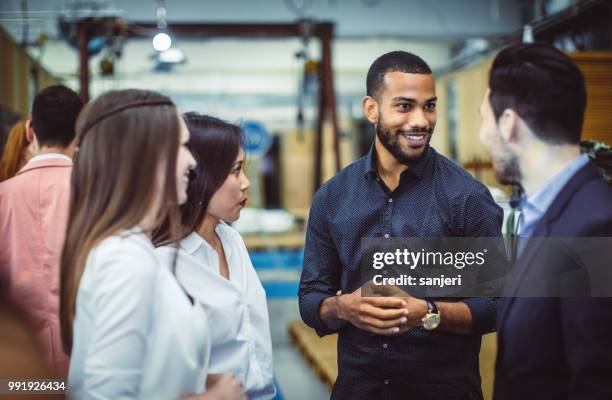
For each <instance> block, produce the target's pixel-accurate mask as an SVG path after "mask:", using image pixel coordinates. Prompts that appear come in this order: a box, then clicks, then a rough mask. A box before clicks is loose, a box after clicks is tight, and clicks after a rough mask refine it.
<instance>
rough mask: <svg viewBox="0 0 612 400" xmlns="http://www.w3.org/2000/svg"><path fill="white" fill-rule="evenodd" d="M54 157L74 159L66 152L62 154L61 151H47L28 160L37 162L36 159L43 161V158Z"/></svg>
mask: <svg viewBox="0 0 612 400" xmlns="http://www.w3.org/2000/svg"><path fill="white" fill-rule="evenodd" d="M52 158H59V159H63V160H67V161H72V158H70V157H68V156H67V155H65V154H61V153H45V154H39V155H37V156H34V157H32V158H30V160H29V161H28V164H29V163H31V162H35V161H41V160H49V159H52Z"/></svg>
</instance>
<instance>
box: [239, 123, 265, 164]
mask: <svg viewBox="0 0 612 400" xmlns="http://www.w3.org/2000/svg"><path fill="white" fill-rule="evenodd" d="M242 131H243V132H244V142H245V143H244V152H245V153H247V154H249V155H251V156H253V157H261V156H263V155H264V154H266V153H267V152H268V150H269V149H270V146H271V145H272V135H270V133H269V132H268V130H267V129H266V127H265V126H264V125H263V124H262V123H261V122H257V121H244V122H243V123H242Z"/></svg>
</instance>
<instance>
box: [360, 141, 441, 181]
mask: <svg viewBox="0 0 612 400" xmlns="http://www.w3.org/2000/svg"><path fill="white" fill-rule="evenodd" d="M435 156H436V151H435V150H434V149H433V147H431V146H429V145H428V146H427V147H426V148H425V152H424V154H423V156H422V157H421V158H420V159H419V161H417V163H416V164H414V165H411V166H410V168H408V169H407V170H406V171H404V172H402V175H404V174H405V173H410V174H413V175H415V176H416V177H417V178H419V179H422V178H423V177H424V176H425V173H427V172H428V171H429V170H430V169H431V168H430V164H431V160H432V159H433V158H434V157H435ZM365 167H366V171H365V174H364V176H365V178H366V179H370V178H376V177H377V176H378V171H377V170H376V147H375V146H374V143H372V146H371V147H370V151H368V154H367V155H366V164H365Z"/></svg>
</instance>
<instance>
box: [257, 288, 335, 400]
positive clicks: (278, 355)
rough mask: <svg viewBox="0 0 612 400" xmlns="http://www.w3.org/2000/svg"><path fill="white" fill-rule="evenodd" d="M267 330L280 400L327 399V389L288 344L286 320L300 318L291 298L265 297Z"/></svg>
mask: <svg viewBox="0 0 612 400" xmlns="http://www.w3.org/2000/svg"><path fill="white" fill-rule="evenodd" d="M268 311H269V314H270V329H271V335H272V348H273V353H274V375H275V376H276V382H277V386H278V389H279V392H280V396H278V397H277V398H278V399H283V400H324V399H329V390H328V389H327V386H326V385H324V384H323V383H322V382H321V381H320V380H319V378H318V377H317V376H316V375H315V374H314V372H313V371H312V369H311V368H310V366H309V365H308V364H307V363H306V361H304V358H303V357H302V355H301V354H300V353H299V351H298V350H297V349H296V348H295V346H294V345H293V343H292V342H291V338H290V337H289V334H288V331H287V324H288V323H289V321H292V320H295V319H300V314H299V309H298V303H297V296H296V297H295V298H289V299H287V298H282V299H278V298H271V299H270V298H269V299H268Z"/></svg>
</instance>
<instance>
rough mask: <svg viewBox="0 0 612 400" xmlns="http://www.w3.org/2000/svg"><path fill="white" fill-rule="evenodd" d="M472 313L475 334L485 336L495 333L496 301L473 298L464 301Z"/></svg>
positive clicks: (485, 298)
mask: <svg viewBox="0 0 612 400" xmlns="http://www.w3.org/2000/svg"><path fill="white" fill-rule="evenodd" d="M463 302H464V303H465V304H466V305H467V306H468V308H469V309H470V312H471V313H472V321H473V322H472V323H473V327H474V333H475V334H479V335H484V334H485V333H490V332H493V331H495V315H496V310H497V301H496V299H492V298H488V297H471V298H469V299H465V300H463Z"/></svg>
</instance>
